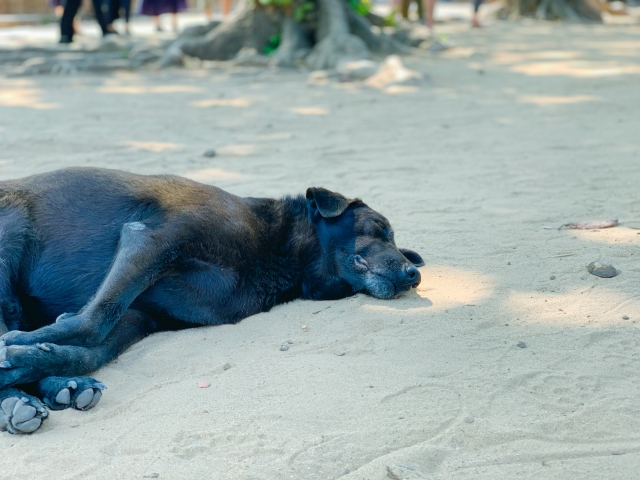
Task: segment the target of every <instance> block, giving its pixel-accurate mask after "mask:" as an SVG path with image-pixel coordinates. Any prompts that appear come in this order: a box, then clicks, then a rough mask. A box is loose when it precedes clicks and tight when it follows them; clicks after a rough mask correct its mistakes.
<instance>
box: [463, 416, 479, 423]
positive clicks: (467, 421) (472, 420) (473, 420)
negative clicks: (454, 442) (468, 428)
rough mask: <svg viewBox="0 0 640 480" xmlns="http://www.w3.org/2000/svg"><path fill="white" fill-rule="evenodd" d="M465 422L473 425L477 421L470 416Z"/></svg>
mask: <svg viewBox="0 0 640 480" xmlns="http://www.w3.org/2000/svg"><path fill="white" fill-rule="evenodd" d="M464 421H465V422H466V423H473V422H475V421H476V419H475V418H473V417H472V416H471V415H468V416H466V417H464Z"/></svg>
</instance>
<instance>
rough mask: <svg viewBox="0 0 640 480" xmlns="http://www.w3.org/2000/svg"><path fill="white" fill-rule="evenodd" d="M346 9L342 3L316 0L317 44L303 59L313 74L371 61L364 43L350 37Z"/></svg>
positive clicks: (341, 0)
mask: <svg viewBox="0 0 640 480" xmlns="http://www.w3.org/2000/svg"><path fill="white" fill-rule="evenodd" d="M347 8H348V7H347V6H346V3H345V2H344V1H343V0H318V13H319V19H318V26H317V28H316V40H317V42H318V43H316V45H315V47H314V48H313V51H312V52H311V55H309V57H308V58H307V63H308V64H309V66H310V67H311V68H312V69H313V70H328V69H332V68H335V67H336V66H337V65H338V63H340V62H344V61H351V60H364V59H368V58H371V53H370V52H369V49H368V48H367V45H366V44H365V42H364V41H363V40H362V39H361V38H359V37H356V36H355V35H352V34H351V33H350V29H349V22H348V20H347V12H346V9H347Z"/></svg>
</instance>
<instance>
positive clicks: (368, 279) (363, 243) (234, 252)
mask: <svg viewBox="0 0 640 480" xmlns="http://www.w3.org/2000/svg"><path fill="white" fill-rule="evenodd" d="M422 265H423V261H422V258H420V256H419V255H418V254H417V253H415V252H412V251H411V250H402V249H401V250H399V249H398V248H396V246H395V243H394V239H393V230H392V229H391V226H390V225H389V222H388V221H387V220H386V219H385V218H384V217H383V216H382V215H380V214H379V213H377V212H375V211H373V210H371V209H370V208H369V207H367V206H366V205H365V204H364V203H363V202H362V201H360V200H349V199H347V198H345V197H343V196H342V195H340V194H337V193H333V192H330V191H328V190H325V189H323V188H309V189H308V190H307V193H306V197H304V196H302V195H300V196H297V197H286V198H284V199H281V200H274V199H266V198H239V197H236V196H234V195H231V194H229V193H226V192H224V191H222V190H220V189H218V188H216V187H212V186H207V185H201V184H199V183H196V182H192V181H189V180H186V179H183V178H179V177H174V176H140V175H133V174H129V173H124V172H118V171H112V170H100V169H69V170H60V171H56V172H52V173H47V174H43V175H35V176H32V177H28V178H25V179H21V180H15V181H7V182H0V311H1V314H2V321H1V322H0V328H2V332H0V333H5V335H4V336H3V337H2V338H1V339H0V389H2V390H0V402H1V404H0V406H1V409H0V428H2V429H5V430H8V431H9V432H11V433H29V432H33V431H35V430H36V429H38V427H39V426H40V424H41V423H42V420H43V419H44V418H45V417H46V416H47V411H46V409H45V408H44V405H43V404H42V403H41V402H40V401H39V400H38V399H39V398H40V399H42V400H43V401H44V403H45V404H46V405H47V406H48V407H49V408H50V409H53V410H59V409H63V408H69V407H72V408H77V409H80V410H86V409H88V408H91V407H93V406H94V405H95V404H96V403H97V402H98V400H99V399H100V396H101V390H102V389H103V388H104V385H102V384H101V383H99V382H97V381H96V380H94V379H92V378H88V377H79V375H84V374H86V373H88V372H90V371H92V370H95V369H97V368H98V367H100V366H101V365H104V364H105V363H107V362H109V361H110V360H111V359H113V358H114V357H116V356H117V355H118V354H120V353H121V352H122V351H123V350H125V349H126V348H127V347H129V346H130V345H132V344H133V343H135V342H137V341H139V340H140V339H142V338H143V337H145V336H146V335H149V334H150V333H153V332H157V331H159V330H170V329H180V328H187V327H189V326H198V325H217V324H223V323H235V322H238V321H239V320H241V319H243V318H245V317H248V316H249V315H253V314H255V313H259V312H266V311H268V310H269V309H270V308H272V307H273V306H274V305H276V304H278V303H282V302H286V301H289V300H293V299H295V298H304V299H312V300H328V299H339V298H344V297H347V296H349V295H353V294H355V293H358V292H363V293H367V294H369V295H372V296H374V297H377V298H385V299H386V298H394V297H397V296H399V295H401V294H402V293H404V292H406V291H407V290H409V289H410V288H411V287H416V286H417V285H418V284H419V283H420V272H419V271H418V269H417V268H416V266H422ZM68 312H72V313H68ZM7 331H9V332H8V333H6V332H7ZM14 385H23V386H24V387H23V388H24V389H25V391H29V392H30V393H31V394H32V395H28V394H25V393H23V392H22V391H20V390H15V389H11V388H8V387H11V386H14Z"/></svg>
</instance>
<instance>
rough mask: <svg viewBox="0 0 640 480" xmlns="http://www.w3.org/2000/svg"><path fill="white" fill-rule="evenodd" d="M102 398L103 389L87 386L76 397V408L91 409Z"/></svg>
mask: <svg viewBox="0 0 640 480" xmlns="http://www.w3.org/2000/svg"><path fill="white" fill-rule="evenodd" d="M100 398H102V390H100V389H99V388H87V389H86V390H84V391H83V392H81V393H80V394H79V395H78V396H77V397H76V405H75V408H76V409H77V410H89V409H90V408H93V407H95V406H96V404H97V403H98V402H99V401H100Z"/></svg>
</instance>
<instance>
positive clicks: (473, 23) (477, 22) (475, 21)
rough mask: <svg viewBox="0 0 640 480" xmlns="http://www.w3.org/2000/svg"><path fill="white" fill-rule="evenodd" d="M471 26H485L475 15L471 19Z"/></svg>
mask: <svg viewBox="0 0 640 480" xmlns="http://www.w3.org/2000/svg"><path fill="white" fill-rule="evenodd" d="M471 26H472V27H473V28H484V27H483V26H482V25H481V24H480V22H479V21H478V19H477V18H476V17H473V19H472V20H471Z"/></svg>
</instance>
